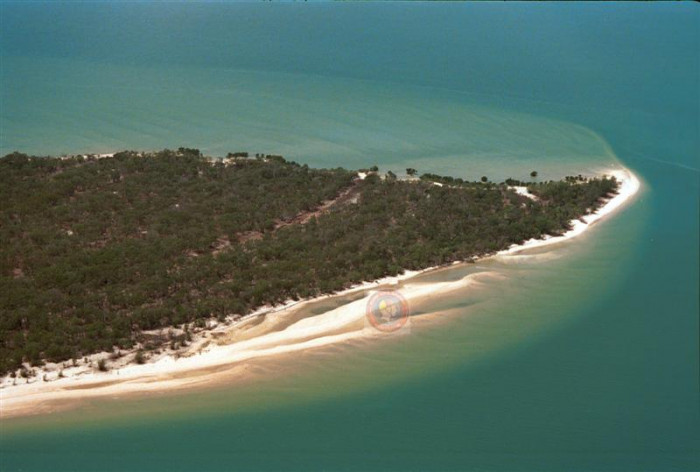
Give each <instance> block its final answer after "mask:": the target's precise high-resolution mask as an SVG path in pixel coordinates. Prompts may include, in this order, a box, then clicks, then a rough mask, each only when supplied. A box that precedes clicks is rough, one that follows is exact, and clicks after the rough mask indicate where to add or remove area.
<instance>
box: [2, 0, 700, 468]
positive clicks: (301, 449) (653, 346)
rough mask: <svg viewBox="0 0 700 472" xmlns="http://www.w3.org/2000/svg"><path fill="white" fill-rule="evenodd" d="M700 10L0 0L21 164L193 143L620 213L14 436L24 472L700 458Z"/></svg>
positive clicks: (651, 463) (21, 423) (683, 461)
mask: <svg viewBox="0 0 700 472" xmlns="http://www.w3.org/2000/svg"><path fill="white" fill-rule="evenodd" d="M699 24H700V13H699V12H698V7H697V6H696V5H694V4H634V5H626V4H607V5H597V4H574V5H571V4H544V5H541V4H534V5H520V4H517V5H503V4H455V5H453V4H438V5H428V4H405V3H401V4H388V5H385V4H378V5H375V4H369V5H365V4H341V5H330V4H236V5H231V4H221V3H213V4H212V3H200V4H193V5H185V4H178V3H167V4H157V5H156V4H148V3H128V4H113V3H70V4H57V3H40V2H32V3H23V4H20V3H8V2H2V3H0V53H1V56H0V69H1V70H0V79H1V82H0V84H1V87H0V89H1V90H0V93H1V95H0V98H1V100H2V101H1V102H0V151H1V152H2V153H5V152H10V151H12V150H15V149H19V150H22V151H25V152H30V153H56V152H59V153H72V152H108V151H113V150H116V149H122V148H137V149H157V148H162V147H166V146H167V147H178V146H181V145H184V146H191V147H199V148H200V149H202V150H204V151H206V152H207V153H212V154H224V153H226V152H228V151H234V150H249V151H252V152H257V151H264V152H280V153H283V154H285V155H286V156H289V157H291V158H293V159H296V160H299V161H302V162H307V163H309V164H313V165H324V166H337V165H342V166H346V167H364V166H367V165H371V164H374V163H376V164H378V165H380V166H381V167H382V168H385V169H393V170H395V171H401V170H403V169H404V168H405V167H407V166H412V167H416V168H418V169H419V170H420V171H432V172H448V173H451V174H453V175H460V176H464V177H469V178H474V177H478V176H481V175H488V176H490V177H492V178H505V177H508V176H512V177H521V176H524V175H527V174H526V173H529V171H530V170H533V169H536V170H538V171H539V172H540V175H542V176H543V177H545V178H550V177H552V178H553V177H559V176H561V175H564V174H567V173H572V172H574V173H578V172H592V171H595V170H598V169H600V168H605V167H607V166H610V165H614V164H615V163H616V162H617V161H618V160H619V161H621V162H622V163H623V164H624V165H626V166H627V167H629V168H631V169H632V170H633V171H634V172H636V173H637V174H638V175H639V176H640V177H641V178H642V179H643V181H644V187H643V190H642V192H641V194H640V195H639V197H638V198H637V199H636V200H635V202H634V204H633V205H631V206H629V207H628V208H627V209H625V211H624V212H621V213H620V214H617V215H616V216H615V218H613V219H611V220H609V221H607V222H605V223H604V224H601V225H599V226H597V227H595V228H593V229H592V230H591V231H590V233H589V234H587V235H586V236H584V237H583V238H582V239H580V240H575V241H572V243H571V244H565V245H562V246H561V247H557V248H556V249H554V250H547V251H544V252H542V254H540V257H534V258H523V259H516V261H511V262H504V261H484V262H482V263H480V264H479V267H477V268H475V269H474V268H469V269H463V268H457V269H453V270H449V271H443V272H441V273H439V274H436V275H432V276H430V277H431V278H433V279H445V280H447V279H453V278H456V277H458V276H461V275H464V273H465V272H464V271H468V270H493V271H496V272H498V273H499V274H501V275H502V276H503V277H502V279H499V280H490V281H487V282H485V283H484V284H483V286H480V287H479V289H478V290H464V291H463V292H460V293H458V294H456V295H453V296H451V297H448V298H445V299H441V300H435V301H434V302H431V303H430V304H428V305H426V306H420V307H414V308H415V309H416V310H417V311H419V312H425V313H428V312H430V313H437V315H435V316H431V317H426V319H425V320H422V321H418V322H416V323H415V324H413V325H412V330H411V333H410V335H409V336H404V337H400V338H396V339H394V338H392V339H387V340H385V342H359V341H358V342H353V343H346V344H343V345H338V346H334V347H331V348H324V349H319V350H315V351H311V352H307V353H304V354H301V355H298V356H295V358H294V359H293V360H292V361H285V360H268V361H265V362H259V363H255V364H253V366H252V367H253V369H254V370H255V375H254V376H253V378H252V380H250V381H247V382H238V381H234V380H232V381H231V382H229V383H227V384H224V385H221V386H218V387H216V388H212V389H208V390H205V391H197V392H194V393H189V394H184V395H176V396H167V397H162V396H156V397H155V398H153V397H145V398H137V399H109V400H102V401H91V402H89V403H87V404H85V405H83V406H82V407H81V408H79V409H77V410H69V411H66V412H63V413H58V414H55V415H52V416H49V417H42V418H33V419H29V420H13V421H8V420H4V421H3V423H2V436H1V438H0V461H1V462H0V468H2V469H3V470H75V469H87V470H95V469H112V470H173V469H175V470H177V469H184V470H191V469H208V470H230V469H235V470H251V469H267V470H279V469H298V470H308V469H331V470H335V469H355V470H357V469H359V470H368V469H370V470H377V469H383V470H384V469H386V470H407V469H408V470H431V469H432V470H536V471H540V470H634V471H636V470H697V469H700V448H699V446H698V444H700V410H699V407H698V400H699V398H698V370H699V368H700V366H699V363H698V283H699V277H698V259H699V254H698V242H699V241H698V239H699V238H698V234H699V230H698V224H699V222H698V210H699V209H698V196H699V182H698V178H699V176H700V175H699V172H700V171H699V168H700V162H699V156H700V138H699V137H698V129H699V128H698V126H699V125H700V123H699V119H698V103H700V96H699V88H700V87H699V81H700V77H699V72H698V71H699V70H700V58H699V57H698V56H699V52H698V51H699V47H700V32H699V26H698V25H699Z"/></svg>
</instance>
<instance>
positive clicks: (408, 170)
mask: <svg viewBox="0 0 700 472" xmlns="http://www.w3.org/2000/svg"><path fill="white" fill-rule="evenodd" d="M417 172H418V171H417V170H416V169H414V168H412V167H409V168H408V169H406V173H407V174H408V175H411V176H413V175H416V173H417Z"/></svg>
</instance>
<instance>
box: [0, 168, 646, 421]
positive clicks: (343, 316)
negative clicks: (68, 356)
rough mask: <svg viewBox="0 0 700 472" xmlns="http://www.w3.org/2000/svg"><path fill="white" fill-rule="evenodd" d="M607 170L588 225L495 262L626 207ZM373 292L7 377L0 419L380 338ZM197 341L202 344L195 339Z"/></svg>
mask: <svg viewBox="0 0 700 472" xmlns="http://www.w3.org/2000/svg"><path fill="white" fill-rule="evenodd" d="M607 173H608V174H612V175H614V176H615V177H616V178H617V179H618V180H620V182H621V186H620V189H619V193H618V194H617V195H616V196H615V197H614V198H612V199H611V200H610V201H608V202H607V203H606V204H605V205H604V206H603V207H602V208H600V209H599V210H598V211H597V212H596V213H594V214H592V215H588V216H586V217H585V221H576V222H574V223H573V228H572V229H571V230H570V231H568V232H567V233H565V234H564V235H562V236H557V237H545V238H543V239H539V240H534V239H533V240H530V241H527V242H525V243H524V244H522V245H514V246H513V247H511V248H509V249H506V250H504V251H501V252H499V253H498V254H496V255H495V257H504V256H509V255H513V254H516V253H519V252H521V251H524V250H526V249H531V248H536V247H542V246H545V245H550V244H555V243H559V242H562V241H565V240H568V239H571V238H573V237H575V236H579V235H581V234H582V233H583V232H584V231H586V230H587V229H588V228H590V226H591V225H592V224H593V223H595V222H597V221H599V220H600V219H601V218H603V217H604V216H606V215H609V214H611V213H612V212H613V211H615V210H617V209H618V208H620V207H621V206H622V205H623V204H624V203H625V202H628V201H629V200H630V197H632V196H633V195H634V194H636V193H637V191H638V190H639V188H640V182H639V180H638V179H637V177H636V176H635V175H634V174H633V173H632V172H631V171H629V170H628V169H620V170H616V171H613V172H607ZM432 269H434V268H431V269H426V270H423V271H414V272H406V273H404V274H402V275H401V276H399V277H387V278H384V279H381V280H378V281H374V282H366V283H363V284H360V285H358V286H355V287H352V288H351V289H348V290H345V291H343V292H341V293H339V294H336V295H333V296H338V295H345V294H348V293H352V292H358V291H362V290H367V289H371V288H376V287H379V286H384V285H391V284H396V283H398V282H399V281H402V280H406V279H410V278H411V277H414V276H415V275H417V274H419V273H423V272H427V271H429V270H432ZM471 280H473V276H470V277H466V278H464V279H461V280H458V281H455V282H439V283H424V284H420V283H414V284H411V283H408V284H404V286H403V287H401V294H402V295H403V296H404V297H405V298H406V299H407V300H408V302H409V304H410V303H411V302H416V301H418V300H420V299H423V298H425V297H428V296H434V295H435V294H444V293H448V292H451V291H454V290H458V289H460V288H463V287H464V286H465V285H466V284H468V283H469V282H470V281H471ZM372 293H373V292H369V293H367V294H365V296H364V297H363V298H361V299H358V300H355V301H353V302H351V303H348V304H346V305H343V306H341V307H339V308H336V309H333V310H330V311H328V312H325V313H323V314H320V315H317V316H313V317H310V318H304V319H301V320H299V321H296V322H295V323H293V324H291V325H290V326H287V327H286V328H284V329H281V330H278V331H273V332H265V330H264V329H263V330H262V333H261V334H259V335H257V336H254V337H252V338H250V339H243V340H240V341H238V342H233V343H231V344H226V345H217V344H210V345H208V346H206V347H204V349H203V350H202V351H201V353H200V354H194V355H190V356H189V357H181V358H179V359H176V358H175V357H173V356H171V355H165V356H161V358H160V359H158V360H156V361H155V362H148V363H146V364H143V365H138V364H130V365H127V366H125V367H122V368H119V369H114V370H110V371H108V372H96V371H95V370H94V369H89V368H87V367H83V368H82V369H79V368H74V369H66V372H68V373H69V374H70V373H71V372H69V371H71V370H74V371H75V374H74V375H71V376H68V377H66V378H61V379H56V380H52V381H48V382H45V381H42V380H40V379H41V378H42V374H43V372H41V371H40V374H39V375H38V376H37V379H38V380H35V381H33V382H31V383H21V382H22V381H20V383H19V384H18V385H10V384H8V383H7V380H8V379H7V378H6V379H5V382H4V385H3V387H2V389H0V417H10V416H19V415H27V414H35V413H41V412H44V411H51V410H52V409H54V408H55V407H56V402H65V401H70V400H80V399H82V398H86V397H94V396H103V395H118V394H125V393H132V392H146V391H156V390H158V391H166V390H172V389H175V388H183V387H188V386H192V385H195V384H201V383H203V382H210V381H212V380H213V378H214V377H216V375H217V374H216V373H215V372H209V373H207V372H204V374H203V373H202V372H203V369H208V368H211V367H215V366H222V365H232V364H236V363H241V362H242V361H246V360H249V359H254V358H261V357H266V356H271V355H278V354H282V353H290V352H295V351H300V350H304V349H309V348H313V347H319V346H325V345H329V344H333V343H338V342H342V341H347V340H350V339H355V338H359V337H369V336H381V335H383V333H381V332H379V331H377V330H376V329H374V328H372V327H368V326H367V323H366V320H365V306H366V303H367V300H368V298H369V296H371V295H372ZM328 297H330V296H324V297H320V298H319V299H323V298H328ZM319 299H314V300H305V301H299V302H294V301H290V302H288V303H286V304H284V305H282V306H279V307H274V308H270V307H265V308H261V309H260V310H258V311H257V312H256V313H253V314H251V315H248V316H246V317H244V318H243V319H241V320H240V322H238V323H236V325H234V326H233V327H227V328H225V331H231V330H236V329H239V327H242V326H244V325H245V324H246V322H247V321H248V320H250V319H251V318H253V317H255V316H260V315H262V314H265V319H264V320H263V323H269V324H272V325H274V323H275V322H276V321H279V320H282V319H284V316H285V315H287V314H289V313H292V312H293V311H294V310H296V309H298V308H299V307H301V306H303V305H305V304H307V303H310V302H312V301H316V300H319ZM219 332H221V330H219ZM200 341H202V340H201V339H200ZM195 344H196V343H195ZM197 345H198V346H200V349H201V346H202V345H203V344H202V343H201V342H200V343H199V344H197ZM190 354H191V353H190ZM103 357H104V356H103ZM188 373H189V374H190V375H188ZM52 375H53V377H52V378H55V377H56V374H55V373H53V374H52Z"/></svg>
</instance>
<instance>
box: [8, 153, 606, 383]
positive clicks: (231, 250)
mask: <svg viewBox="0 0 700 472" xmlns="http://www.w3.org/2000/svg"><path fill="white" fill-rule="evenodd" d="M246 156H247V153H233V154H230V158H228V159H226V160H223V161H221V160H218V161H217V160H210V159H207V158H204V157H203V156H201V154H200V153H199V151H198V150H196V149H186V148H180V149H179V150H178V151H168V150H166V151H161V152H158V153H151V154H139V153H135V152H122V153H118V154H116V155H115V156H114V157H113V158H105V159H95V158H89V157H88V158H86V157H72V158H66V159H53V158H39V157H29V156H26V155H23V154H18V153H15V154H10V155H8V156H5V157H4V158H2V159H0V198H1V199H2V202H3V204H2V208H1V209H0V222H1V223H0V236H1V237H2V243H3V244H2V248H1V249H0V372H2V373H7V372H10V371H15V370H16V369H21V370H20V372H19V375H20V376H23V375H25V373H26V372H27V370H26V368H24V367H23V366H22V363H23V362H28V363H30V364H32V365H40V364H41V363H42V362H43V361H44V360H49V361H54V362H58V361H65V360H68V359H74V360H75V359H79V358H82V357H83V356H85V355H86V354H89V353H93V352H98V351H109V352H115V351H116V353H117V354H115V355H117V356H118V355H121V354H120V353H119V350H120V349H129V348H132V347H134V346H135V345H137V344H140V345H142V346H144V348H145V349H156V348H160V347H161V346H159V344H158V343H159V342H160V343H161V344H163V343H168V344H169V346H170V347H171V348H172V349H177V348H178V347H179V346H184V345H186V344H187V343H188V342H189V341H190V340H191V334H190V332H189V331H188V330H187V329H184V331H182V333H183V334H180V335H177V336H174V335H173V336H170V337H169V338H168V339H166V340H162V341H158V340H154V339H153V337H152V336H148V333H145V331H147V330H152V329H156V328H163V327H168V326H178V325H185V327H186V326H187V324H189V323H195V324H197V325H198V326H203V325H204V320H205V319H208V318H211V317H217V318H219V319H225V318H226V317H228V316H233V315H244V314H246V313H249V312H251V311H252V310H254V309H256V308H257V307H260V306H263V305H266V304H276V303H281V302H284V301H286V300H289V299H299V298H306V297H312V296H317V295H320V294H322V293H331V292H334V291H337V290H341V289H343V288H347V287H349V286H351V285H353V284H355V283H358V282H361V281H364V280H371V279H377V278H380V277H383V276H387V275H395V274H398V273H400V272H401V271H402V270H404V269H421V268H426V267H430V266H435V265H440V264H446V263H449V262H452V261H457V260H470V259H472V258H475V257H478V256H481V255H485V254H489V253H492V252H494V251H497V250H500V249H504V248H506V247H508V246H510V245H511V244H516V243H521V242H523V241H524V240H527V239H530V238H533V237H540V236H542V235H544V234H558V233H561V232H564V231H565V230H566V229H568V227H569V222H570V221H571V220H573V219H575V218H578V217H580V216H582V215H584V214H586V213H587V212H589V211H591V210H592V209H594V208H596V207H597V206H599V204H600V202H601V199H602V198H604V197H606V196H608V195H610V194H611V193H612V192H614V191H615V188H616V185H617V184H616V182H615V181H614V180H608V179H592V180H587V179H584V178H571V179H567V180H566V181H563V182H542V183H529V184H527V186H528V189H529V190H530V191H531V192H532V193H533V194H535V195H537V196H538V197H539V199H538V200H537V201H534V200H531V199H529V198H527V197H524V196H521V195H518V194H517V193H515V192H514V191H512V190H509V189H508V186H507V185H506V184H495V183H491V182H487V183H479V182H466V181H464V180H462V179H454V178H451V177H441V176H432V175H430V174H424V175H423V176H421V180H414V181H402V180H399V179H397V178H396V176H395V175H393V174H391V173H388V174H387V178H384V179H382V178H380V176H379V175H378V174H377V173H376V172H373V173H370V174H369V175H368V176H367V177H366V178H365V179H364V180H360V179H358V178H356V174H355V173H354V172H350V171H347V170H344V169H332V170H328V169H310V168H309V167H307V166H305V165H303V166H302V165H299V164H296V163H293V162H287V161H285V160H284V159H283V158H282V157H281V156H275V155H265V156H263V155H262V154H256V157H255V158H247V157H246ZM433 182H440V183H443V184H444V186H443V187H439V186H436V185H434V184H433ZM146 358H147V355H146V353H145V352H144V351H142V350H139V351H138V352H137V353H136V355H135V357H134V361H135V362H137V363H143V362H145V360H146ZM98 368H100V369H102V368H107V365H106V363H103V365H101V366H100V365H98Z"/></svg>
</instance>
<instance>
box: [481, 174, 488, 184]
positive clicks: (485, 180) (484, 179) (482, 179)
mask: <svg viewBox="0 0 700 472" xmlns="http://www.w3.org/2000/svg"><path fill="white" fill-rule="evenodd" d="M481 181H482V182H484V183H486V182H488V181H489V178H488V177H486V176H485V175H484V176H482V177H481Z"/></svg>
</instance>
